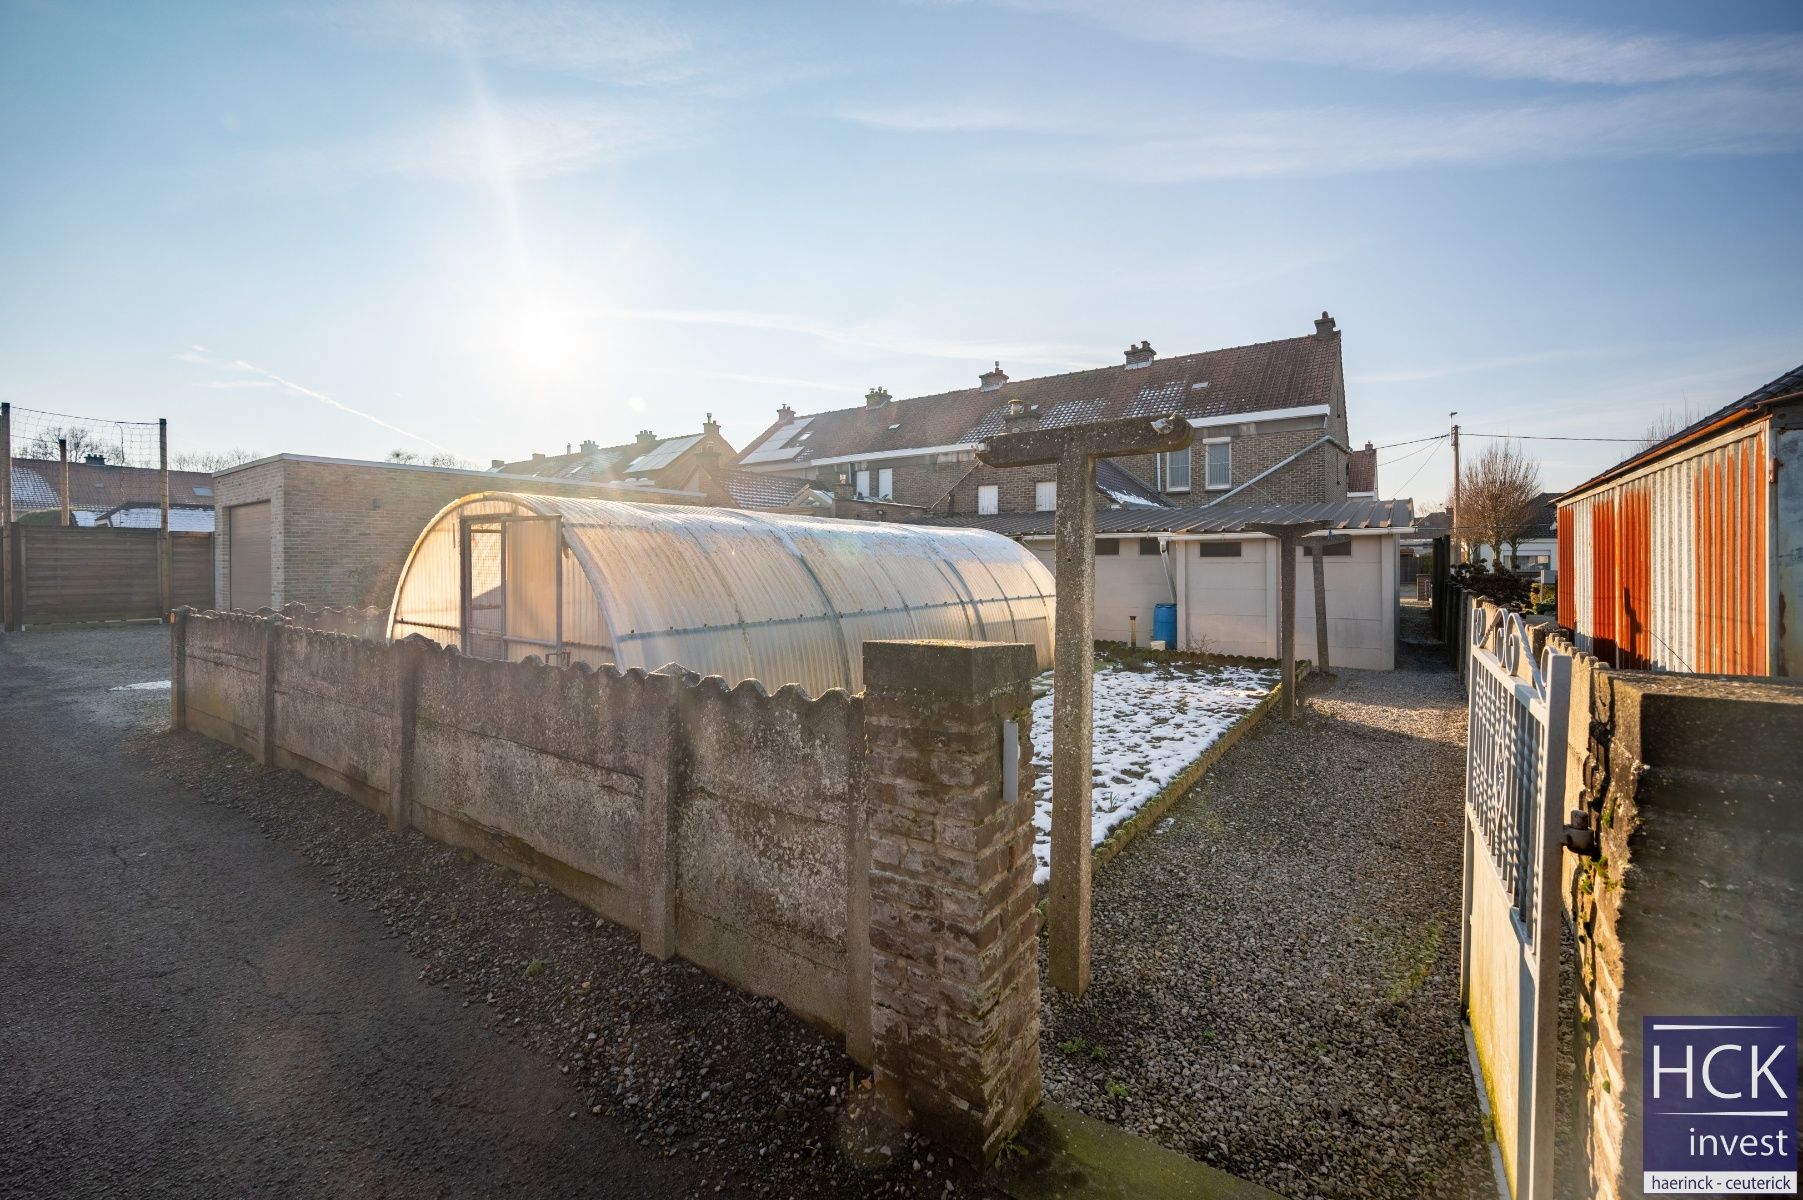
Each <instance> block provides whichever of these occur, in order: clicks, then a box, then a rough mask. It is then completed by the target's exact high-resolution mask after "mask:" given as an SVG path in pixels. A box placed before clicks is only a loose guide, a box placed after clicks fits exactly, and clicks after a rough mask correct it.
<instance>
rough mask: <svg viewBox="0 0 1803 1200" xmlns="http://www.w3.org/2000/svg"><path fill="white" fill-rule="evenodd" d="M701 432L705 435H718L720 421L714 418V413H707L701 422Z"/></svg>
mask: <svg viewBox="0 0 1803 1200" xmlns="http://www.w3.org/2000/svg"><path fill="white" fill-rule="evenodd" d="M701 432H702V434H703V435H705V436H707V437H719V436H720V422H718V421H716V420H714V414H713V413H709V414H707V420H705V421H703V422H702V423H701Z"/></svg>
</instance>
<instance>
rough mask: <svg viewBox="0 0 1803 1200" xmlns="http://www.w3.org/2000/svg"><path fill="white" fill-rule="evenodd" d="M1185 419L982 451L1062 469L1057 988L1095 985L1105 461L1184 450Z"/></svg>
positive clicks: (1041, 432) (1145, 421) (1065, 430)
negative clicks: (1094, 808) (1094, 840)
mask: <svg viewBox="0 0 1803 1200" xmlns="http://www.w3.org/2000/svg"><path fill="white" fill-rule="evenodd" d="M1193 436H1194V434H1193V432H1192V430H1191V429H1190V424H1189V422H1188V421H1185V420H1184V419H1183V418H1182V417H1179V416H1176V415H1174V414H1173V415H1171V416H1167V417H1127V418H1124V419H1121V420H1116V421H1097V422H1093V423H1091V424H1087V425H1070V426H1063V427H1060V428H1054V429H1027V430H1022V431H1020V432H1018V433H1004V434H1001V435H1000V436H998V437H994V438H991V439H989V441H988V442H986V443H985V444H983V445H982V446H979V447H978V448H977V459H978V461H980V462H982V463H984V464H985V465H987V466H991V467H1028V466H1040V465H1044V464H1046V463H1056V464H1057V466H1058V475H1057V479H1058V500H1057V546H1058V553H1057V568H1056V574H1057V577H1058V604H1057V616H1056V619H1057V623H1058V629H1057V635H1056V640H1055V644H1054V648H1053V654H1052V886H1051V901H1052V903H1051V912H1050V917H1051V925H1052V929H1051V943H1052V944H1051V953H1050V956H1049V968H1050V970H1049V973H1050V975H1051V977H1052V985H1053V986H1054V987H1057V988H1059V989H1061V990H1063V991H1066V992H1069V993H1070V994H1071V995H1073V996H1081V995H1082V994H1083V992H1084V991H1085V990H1086V989H1087V988H1088V987H1089V875H1090V865H1091V858H1090V856H1091V847H1090V816H1091V812H1090V784H1091V774H1092V758H1093V756H1094V747H1093V744H1092V738H1093V736H1094V735H1093V733H1092V730H1091V722H1092V716H1093V704H1094V691H1095V677H1094V675H1093V673H1092V672H1093V669H1094V664H1095V598H1096V574H1095V538H1096V504H1095V492H1096V459H1098V458H1113V457H1116V456H1118V455H1123V454H1155V453H1160V452H1163V451H1168V450H1182V449H1184V448H1185V447H1187V446H1188V445H1189V444H1190V440H1191V438H1192V437H1193Z"/></svg>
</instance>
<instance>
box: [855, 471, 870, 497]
mask: <svg viewBox="0 0 1803 1200" xmlns="http://www.w3.org/2000/svg"><path fill="white" fill-rule="evenodd" d="M852 490H853V492H854V493H855V494H857V495H859V496H869V495H870V468H869V467H859V468H858V469H857V470H856V471H855V472H853V474H852Z"/></svg>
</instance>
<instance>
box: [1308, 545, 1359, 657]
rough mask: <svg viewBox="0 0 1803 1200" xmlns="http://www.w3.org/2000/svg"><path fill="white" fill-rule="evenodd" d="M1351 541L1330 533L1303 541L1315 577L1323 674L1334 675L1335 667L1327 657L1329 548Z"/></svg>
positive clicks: (1318, 647)
mask: <svg viewBox="0 0 1803 1200" xmlns="http://www.w3.org/2000/svg"><path fill="white" fill-rule="evenodd" d="M1350 540H1351V539H1350V538H1348V537H1346V536H1345V535H1344V534H1337V533H1330V534H1328V535H1327V536H1326V537H1308V538H1303V539H1302V548H1303V549H1305V550H1307V551H1308V556H1309V559H1310V560H1311V565H1312V566H1313V568H1314V576H1315V655H1316V659H1315V661H1316V662H1317V663H1319V664H1320V666H1321V674H1323V675H1332V674H1333V667H1332V665H1331V664H1330V663H1329V661H1328V655H1327V548H1328V547H1329V546H1338V545H1340V544H1341V543H1342V542H1347V541H1350Z"/></svg>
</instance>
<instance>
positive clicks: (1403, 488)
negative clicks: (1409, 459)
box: [1396, 446, 1440, 494]
mask: <svg viewBox="0 0 1803 1200" xmlns="http://www.w3.org/2000/svg"><path fill="white" fill-rule="evenodd" d="M1439 452H1440V447H1438V446H1435V447H1434V452H1433V453H1432V454H1429V455H1428V456H1427V457H1426V458H1424V459H1422V460H1421V465H1420V466H1418V467H1416V468H1415V474H1414V475H1410V476H1409V477H1408V478H1407V479H1405V480H1403V481H1402V486H1401V487H1398V488H1397V489H1396V491H1397V493H1398V494H1400V493H1402V492H1405V491H1407V490H1408V486H1409V484H1411V483H1414V482H1415V475H1419V474H1421V472H1423V471H1425V470H1426V469H1427V464H1428V463H1431V462H1433V461H1434V458H1435V457H1436V456H1437V455H1438V454H1439Z"/></svg>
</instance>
